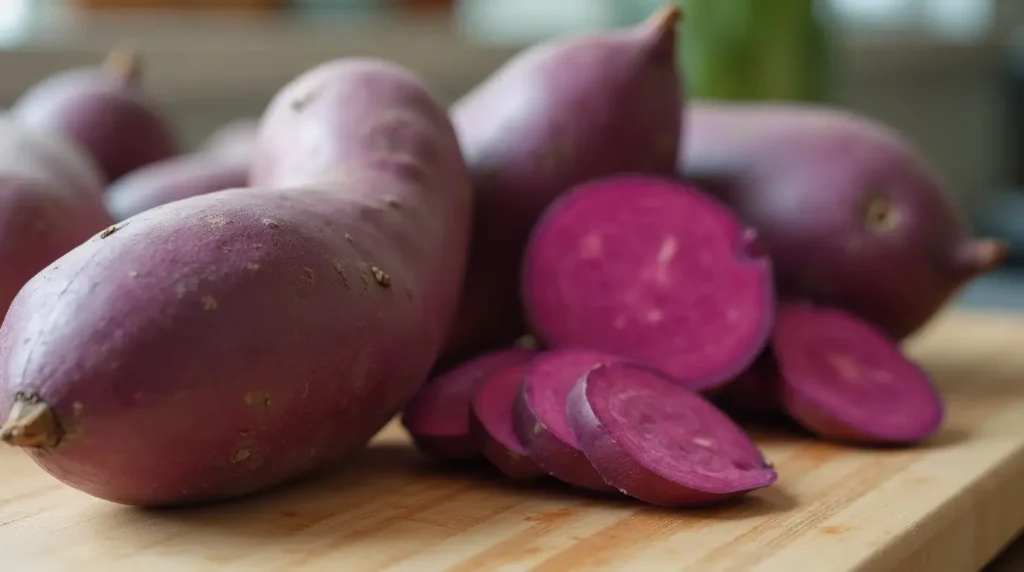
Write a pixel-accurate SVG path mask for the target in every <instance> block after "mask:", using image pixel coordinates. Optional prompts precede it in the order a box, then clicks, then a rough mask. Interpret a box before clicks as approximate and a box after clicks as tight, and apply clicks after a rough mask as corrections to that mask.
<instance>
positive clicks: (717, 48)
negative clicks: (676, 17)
mask: <svg viewBox="0 0 1024 572" xmlns="http://www.w3.org/2000/svg"><path fill="white" fill-rule="evenodd" d="M664 1H665V0H634V2H623V4H620V6H624V5H629V4H632V8H633V10H636V11H639V12H640V14H638V13H636V12H634V14H632V15H631V16H630V18H631V19H636V18H637V17H641V15H642V14H646V13H647V12H650V11H651V10H654V9H656V8H657V7H658V6H660V5H661V4H664ZM675 2H676V3H677V4H678V5H679V6H680V7H681V8H682V9H683V23H682V27H681V28H680V40H679V41H680V43H679V50H680V51H679V57H680V62H681V65H682V66H683V71H684V72H685V75H686V84H687V88H688V90H689V94H690V96H691V97H693V98H700V99H725V100H797V101H823V100H827V99H829V91H830V84H831V81H830V70H831V63H832V42H831V34H830V26H829V24H830V17H829V14H828V12H829V11H828V9H827V8H828V6H827V2H826V1H824V0H675Z"/></svg>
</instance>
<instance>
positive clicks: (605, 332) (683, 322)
mask: <svg viewBox="0 0 1024 572" xmlns="http://www.w3.org/2000/svg"><path fill="white" fill-rule="evenodd" d="M523 300H524V303H525V308H526V313H527V315H528V317H529V320H530V323H531V325H532V326H533V331H534V333H535V334H536V335H537V337H538V338H540V339H542V340H543V341H544V342H545V343H546V344H547V345H549V346H550V347H560V346H582V347H588V348H592V349H594V350H597V351H601V352H605V353H609V354H614V355H621V356H624V357H629V358H632V359H635V360H638V361H641V362H644V363H648V364H650V365H652V366H654V367H657V368H660V369H662V370H664V371H665V372H666V373H668V374H669V375H670V376H672V377H673V378H675V379H677V380H678V382H679V383H680V384H682V385H685V386H687V387H689V388H691V389H694V390H699V391H710V390H713V389H714V388H716V387H718V386H720V385H722V384H724V383H727V382H728V381H729V380H731V379H732V378H734V377H735V376H736V375H738V374H739V373H740V372H741V371H743V370H745V369H746V368H747V367H748V366H749V365H750V364H751V363H752V362H753V361H754V359H755V358H756V357H757V355H758V354H759V353H760V352H761V350H762V349H763V348H764V346H765V343H766V342H767V339H768V336H769V334H770V333H771V326H772V320H773V316H774V308H775V295H774V291H773V288H772V273H771V264H770V262H769V261H768V259H767V258H764V257H762V256H759V255H758V252H757V249H756V245H755V244H754V242H753V235H752V234H751V233H750V232H748V230H747V229H745V228H744V227H743V226H742V225H741V224H740V223H739V222H738V221H737V220H736V218H735V217H734V216H733V215H732V213H730V212H729V211H728V209H726V208H725V207H724V206H722V205H721V204H719V203H718V202H717V201H715V200H714V199H712V198H710V197H708V196H706V195H704V194H703V193H701V192H700V191H698V190H696V189H694V188H693V187H689V186H686V185H683V184H681V183H678V182H675V181H673V180H671V179H667V178H661V177H653V176H617V177H610V178H607V179H602V180H597V181H593V182H591V183H587V184H585V185H582V186H580V187H577V188H575V189H573V190H572V191H570V192H569V193H567V194H566V195H565V196H563V197H561V198H560V199H558V201H556V202H555V203H554V204H553V205H552V206H551V207H550V208H549V209H548V211H547V212H546V213H545V215H544V216H543V217H542V219H541V221H540V222H539V223H538V225H537V227H536V229H535V230H534V233H533V236H532V238H531V240H530V243H529V246H528V247H527V252H526V257H525V261H524V264H523Z"/></svg>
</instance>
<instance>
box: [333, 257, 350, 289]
mask: <svg viewBox="0 0 1024 572" xmlns="http://www.w3.org/2000/svg"><path fill="white" fill-rule="evenodd" d="M331 266H333V267H334V271H335V272H337V273H338V278H340V279H341V285H342V286H344V287H345V289H346V290H348V289H349V285H348V276H345V264H344V263H343V262H341V261H340V260H332V261H331Z"/></svg>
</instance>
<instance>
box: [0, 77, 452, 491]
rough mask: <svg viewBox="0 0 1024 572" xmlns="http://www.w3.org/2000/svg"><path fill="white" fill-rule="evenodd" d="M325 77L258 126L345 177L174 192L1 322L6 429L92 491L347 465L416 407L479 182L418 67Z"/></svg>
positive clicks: (265, 480) (37, 286)
mask: <svg viewBox="0 0 1024 572" xmlns="http://www.w3.org/2000/svg"><path fill="white" fill-rule="evenodd" d="M323 69H330V70H331V71H332V73H331V74H329V78H328V79H329V80H328V81H326V83H319V82H317V84H316V85H318V86H320V87H321V88H322V89H323V90H324V91H322V92H320V93H321V94H323V95H325V98H324V99H322V100H321V105H315V104H313V102H310V105H309V106H307V107H305V108H304V109H303V110H302V111H301V112H294V111H288V114H289V116H288V117H275V114H276V113H278V112H281V111H285V110H283V109H280V108H278V111H275V110H274V109H271V110H269V112H268V116H267V120H268V121H269V122H271V124H273V125H275V128H274V129H275V130H276V133H277V134H278V135H279V136H281V137H284V138H285V139H286V140H289V139H293V138H292V137H288V133H289V132H291V133H293V134H296V135H297V134H299V133H303V132H305V133H307V134H308V133H318V134H319V135H320V136H321V137H323V140H324V141H327V140H330V141H335V142H337V144H336V145H333V146H332V147H331V149H332V150H333V151H334V152H335V154H334V163H335V164H337V165H343V166H344V168H345V174H346V177H344V178H339V179H336V180H332V181H326V180H324V181H322V182H321V183H320V184H319V185H313V184H307V185H305V186H301V187H299V186H287V187H282V188H279V189H269V188H268V189H261V190H259V191H258V192H255V191H254V190H252V189H232V190H224V191H220V192H215V193H211V194H208V195H203V196H199V197H192V198H189V199H185V200H182V201H177V202H174V203H170V204H166V205H163V206H160V207H157V208H154V209H151V210H149V211H146V212H143V213H141V214H139V215H137V216H135V217H133V218H132V219H130V220H129V221H127V222H125V223H123V224H122V225H120V226H118V227H116V230H114V231H111V232H106V233H103V234H101V235H99V236H98V237H96V238H94V239H92V240H90V241H88V242H86V243H85V244H83V245H81V246H80V247H78V248H77V249H75V250H73V251H72V252H70V253H69V254H67V255H66V256H65V257H63V258H62V259H61V260H59V261H58V262H57V263H55V264H53V265H52V266H50V267H49V268H47V269H46V270H44V271H43V272H41V273H40V274H38V275H37V276H36V277H35V278H34V279H33V280H32V281H31V282H30V283H29V284H28V285H27V286H26V287H25V288H24V289H23V290H22V291H21V293H20V295H19V296H18V298H17V300H16V301H15V303H14V305H13V308H12V310H11V313H10V315H9V316H8V319H7V320H6V321H5V322H4V324H3V327H2V328H0V414H2V415H4V416H6V419H7V421H6V423H5V424H4V425H3V427H2V429H0V438H2V439H3V440H4V441H6V442H8V443H10V444H12V445H16V446H20V447H24V448H25V449H26V450H27V451H28V452H29V453H30V454H31V455H32V457H33V458H34V459H35V460H36V462H37V463H39V464H40V465H41V466H42V467H43V468H44V469H46V470H47V471H48V472H50V473H51V474H52V475H54V476H56V477H57V478H59V479H60V480H62V481H63V482H65V483H67V484H69V485H71V486H74V487H77V488H79V489H81V490H83V491H86V492H88V493H90V494H92V495H95V496H97V497H101V498H104V499H109V500H111V501H116V502H120V503H127V504H135V505H168V504H182V503H188V502H197V501H206V500H212V499H223V498H230V497H236V496H239V495H243V494H246V493H250V492H253V491H257V490H260V489H263V488H266V487H268V486H270V485H273V484H275V483H279V482H282V481H286V480H288V479H290V478H293V477H296V476H298V475H301V474H304V473H306V472H308V471H311V470H313V469H315V468H318V467H322V466H324V465H326V464H328V463H331V462H334V461H338V460H340V459H342V458H343V457H345V456H347V454H349V453H351V452H353V451H354V450H356V449H358V448H361V447H362V446H363V445H364V444H365V443H366V442H367V441H368V440H369V439H370V437H372V436H373V435H374V434H375V433H376V432H377V431H378V430H379V429H380V428H381V427H382V426H383V425H384V424H385V423H386V422H387V421H388V420H389V419H390V418H391V417H393V416H394V414H395V413H397V412H398V411H399V410H400V409H401V408H402V407H403V406H404V405H405V403H406V402H407V401H408V400H409V398H411V396H412V395H413V394H414V393H415V392H416V390H417V389H418V388H419V387H420V385H421V383H422V382H423V381H424V379H425V378H426V376H427V374H428V372H429V371H430V368H431V365H432V364H433V363H434V361H435V359H436V356H437V353H438V351H439V349H440V348H441V346H442V344H443V341H444V338H445V333H446V330H447V325H448V323H449V321H450V319H451V316H452V314H453V313H454V309H455V305H456V300H457V296H458V287H459V285H460V284H461V279H462V273H463V269H462V265H463V261H464V252H465V250H466V239H467V230H468V217H469V208H470V205H469V202H468V198H469V178H468V174H467V173H466V169H465V165H464V163H463V162H462V158H461V156H460V153H459V149H458V142H457V140H456V138H455V134H454V130H453V129H452V127H451V124H450V122H449V120H448V117H447V115H446V113H445V109H444V108H443V107H442V106H441V104H440V103H438V102H437V101H436V100H435V99H434V98H433V97H432V96H431V95H430V94H429V93H428V91H427V90H426V88H424V87H423V85H422V83H421V82H420V80H419V79H418V78H416V77H415V76H414V75H412V74H411V73H409V72H406V71H405V70H403V69H401V68H398V67H396V66H393V65H388V64H384V63H381V62H375V61H367V60H344V61H339V62H333V63H331V64H328V65H327V66H326V67H325V68H319V71H314V72H312V73H314V74H320V73H322V70H323ZM308 77H309V76H308V75H304V76H300V77H299V78H298V79H297V80H295V81H296V83H294V84H292V85H290V86H287V87H285V88H283V91H282V94H283V95H282V97H285V98H287V97H288V94H295V93H298V92H297V91H296V85H298V86H301V85H304V83H305V82H306V81H307V79H306V78H308ZM299 91H301V90H299ZM328 94H330V98H329V99H328V98H327V97H326V96H327V95H328ZM395 117H401V118H402V123H401V124H400V125H401V126H402V129H400V130H394V129H390V128H387V127H388V126H393V125H394V124H393V123H390V121H391V120H393V118H395ZM314 124H315V125H317V126H319V127H318V128H313V127H310V125H314ZM289 125H290V128H289V127H288V126H289ZM318 129H320V130H319V131H318ZM265 143H266V144H267V145H270V146H272V145H273V144H275V143H277V141H275V140H266V141H265ZM281 143H284V142H283V141H282V142H281ZM292 152H301V151H300V150H299V149H298V148H295V147H289V146H288V145H284V144H281V145H279V146H278V147H277V151H276V153H277V154H280V155H287V154H288V153H292ZM280 155H278V156H280ZM281 160H282V161H285V162H287V161H286V160H285V159H281ZM395 165H402V166H403V167H404V169H395V168H393V167H394V166H395ZM395 204H397V205H399V206H398V207H396V206H394V205H395ZM57 315H68V316H73V318H71V319H68V320H55V319H54V316H57Z"/></svg>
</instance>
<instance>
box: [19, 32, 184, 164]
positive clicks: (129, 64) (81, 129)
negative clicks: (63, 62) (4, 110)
mask: <svg viewBox="0 0 1024 572" xmlns="http://www.w3.org/2000/svg"><path fill="white" fill-rule="evenodd" d="M139 67H140V63H139V61H138V57H137V55H136V54H134V53H130V52H122V51H115V52H112V53H111V54H110V56H108V58H107V61H105V62H104V65H103V66H102V67H92V68H82V69H71V70H67V71H64V72H61V73H58V74H56V75H53V76H51V77H49V78H47V79H44V80H43V81H41V82H39V83H38V84H36V85H34V86H33V87H31V88H29V89H28V91H26V92H25V93H24V94H22V96H21V97H20V98H19V99H18V101H16V102H15V103H14V105H13V106H12V107H11V113H12V114H14V115H15V116H16V117H17V118H18V119H19V120H20V121H21V122H22V123H24V124H25V125H27V126H29V127H32V128H34V129H41V130H44V131H47V132H50V133H55V134H59V135H61V136H63V137H66V138H67V139H69V140H70V141H73V142H74V143H75V144H77V145H78V146H79V147H81V149H83V150H84V151H86V152H88V153H89V154H90V155H91V156H92V158H93V159H94V160H95V162H96V164H97V165H98V166H99V168H100V170H101V171H102V173H103V175H104V177H105V179H106V181H107V182H111V181H114V180H117V179H118V178H120V177H121V176H122V175H125V174H127V173H128V172H130V171H133V170H135V169H138V168H139V167H142V166H144V165H148V164H149V163H152V162H155V161H159V160H161V159H166V158H168V157H173V156H175V155H177V154H178V153H179V152H180V147H179V141H178V139H177V135H176V134H175V132H174V130H173V128H172V127H171V125H170V123H169V121H168V120H167V118H166V117H164V116H163V115H162V114H161V112H160V110H159V109H158V108H157V104H156V103H155V102H154V101H153V100H152V99H151V98H150V97H149V95H148V94H147V93H145V92H144V91H143V90H142V89H141V87H140V86H139V82H138V74H139Z"/></svg>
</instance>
